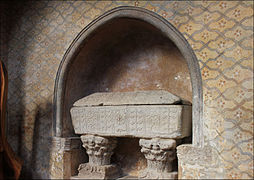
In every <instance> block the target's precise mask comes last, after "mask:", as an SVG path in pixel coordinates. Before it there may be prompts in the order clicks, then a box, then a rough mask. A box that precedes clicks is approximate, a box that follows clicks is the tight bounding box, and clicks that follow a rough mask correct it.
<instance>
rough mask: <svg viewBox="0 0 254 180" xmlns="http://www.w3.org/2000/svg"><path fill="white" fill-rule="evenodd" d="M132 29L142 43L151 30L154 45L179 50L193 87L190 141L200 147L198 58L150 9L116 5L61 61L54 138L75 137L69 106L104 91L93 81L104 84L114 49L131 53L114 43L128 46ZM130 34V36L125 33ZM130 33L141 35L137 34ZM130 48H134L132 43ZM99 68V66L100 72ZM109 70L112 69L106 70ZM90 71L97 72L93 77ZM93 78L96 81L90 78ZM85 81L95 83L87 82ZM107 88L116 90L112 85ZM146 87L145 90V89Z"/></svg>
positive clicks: (176, 52)
mask: <svg viewBox="0 0 254 180" xmlns="http://www.w3.org/2000/svg"><path fill="white" fill-rule="evenodd" d="M130 27H131V28H130ZM135 32H138V33H140V38H141V39H140V40H142V41H146V36H145V34H149V33H150V35H149V36H150V37H153V38H152V39H153V41H154V42H155V44H156V45H158V46H160V45H161V44H160V43H162V44H163V46H164V47H165V45H168V46H169V47H172V48H173V47H176V48H175V49H174V52H175V53H173V54H179V57H180V59H181V57H182V59H184V60H185V61H186V62H187V66H186V67H187V69H186V71H188V73H189V74H190V80H191V87H192V100H191V101H192V128H193V130H192V133H193V136H192V140H193V145H194V146H198V147H202V146H203V141H204V137H203V119H202V117H203V98H202V97H203V96H202V80H201V74H200V68H199V64H198V61H197V58H196V56H195V54H194V53H193V50H192V48H191V47H190V45H189V44H188V42H187V41H186V39H185V38H184V36H183V35H182V34H181V33H180V32H179V31H178V30H177V29H176V28H174V26H173V25H172V24H170V23H169V22H168V21H166V20H165V19H163V18H162V17H161V16H159V15H157V14H155V13H154V12H151V11H148V10H145V9H143V8H137V7H118V8H115V9H112V10H110V11H108V12H106V13H105V14H103V15H101V16H100V17H98V18H97V19H95V20H94V21H92V22H91V23H90V24H89V25H88V26H87V27H85V28H84V29H83V30H82V31H81V32H80V33H79V34H78V36H77V37H76V38H75V39H74V40H73V42H72V43H71V45H70V47H69V48H68V50H67V51H66V53H65V55H64V57H63V59H62V61H61V63H60V66H59V69H58V72H57V76H56V81H55V89H54V106H53V112H54V113H53V115H54V116H53V135H54V136H55V137H70V136H74V130H73V127H72V123H71V118H70V113H69V110H70V107H71V106H72V104H73V102H75V101H76V100H77V99H79V98H81V97H84V96H86V95H88V94H90V93H93V92H94V91H107V88H106V86H105V88H106V89H104V90H103V89H101V87H104V86H103V85H101V86H100V88H97V89H96V83H99V84H103V83H105V82H104V81H103V80H100V79H99V78H101V79H104V80H105V78H103V77H104V73H106V71H107V72H108V71H112V70H110V68H109V66H108V64H110V66H111V67H112V64H113V65H114V63H116V62H117V61H116V60H114V61H113V60H112V61H111V60H110V57H112V54H114V58H113V59H116V58H115V57H117V56H118V55H119V56H120V57H121V56H122V54H121V53H120V54H117V53H118V51H116V50H114V49H119V48H121V45H122V46H123V49H124V50H125V51H126V53H128V51H129V52H132V49H131V48H129V49H128V48H126V47H124V46H125V45H124V43H123V44H118V42H119V39H122V40H124V39H125V40H126V43H127V44H128V43H129V42H130V40H131V38H133V37H132V36H131V34H133V33H134V34H135ZM142 34H143V35H144V37H143V35H142ZM128 35H130V36H129V37H128ZM134 36H135V37H137V38H139V35H137V34H136V35H134ZM137 38H136V39H135V38H134V39H133V41H134V42H135V41H137ZM142 38H143V39H142ZM147 42H148V44H149V39H147ZM133 46H134V47H136V46H135V43H134V44H133ZM102 47H103V48H102ZM137 47H138V46H137ZM151 50H152V48H151ZM171 50H172V49H171ZM148 51H149V48H148ZM108 52H110V53H108ZM172 52H173V51H172ZM130 58H131V57H130ZM94 59H95V60H94ZM99 59H100V61H101V62H103V63H101V62H100V61H99ZM111 59H112V58H111ZM120 59H121V58H120ZM81 61H82V63H81ZM118 63H119V62H118ZM116 66H117V64H116ZM97 69H99V70H98V71H99V72H98V71H97ZM122 69H124V67H122ZM100 70H102V72H101V71H100ZM113 72H114V70H113V71H112V72H109V74H110V73H111V74H112V73H113ZM115 72H117V71H115ZM94 74H99V75H96V76H95V77H91V76H94ZM146 76H147V74H144V77H146ZM111 77H113V78H111V79H110V78H108V79H107V78H106V79H107V81H106V84H107V83H108V81H110V83H111V84H112V82H114V81H116V79H117V78H116V77H115V76H111ZM91 80H93V81H94V83H91V82H88V81H91ZM110 83H108V84H110ZM88 84H90V85H91V84H93V85H92V86H89V85H88ZM111 89H114V88H112V87H111ZM116 89H117V88H116ZM146 89H149V87H148V88H146ZM130 90H133V89H130ZM173 93H174V92H173ZM175 94H177V93H175ZM177 95H178V94H177Z"/></svg>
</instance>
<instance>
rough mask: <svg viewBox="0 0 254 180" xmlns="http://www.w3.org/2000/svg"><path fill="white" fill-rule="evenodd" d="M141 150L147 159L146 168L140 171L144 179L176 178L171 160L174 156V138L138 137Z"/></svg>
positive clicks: (140, 175) (140, 176)
mask: <svg viewBox="0 0 254 180" xmlns="http://www.w3.org/2000/svg"><path fill="white" fill-rule="evenodd" d="M139 145H140V146H141V152H142V153H143V154H144V156H145V158H146V159H147V168H146V169H145V170H143V171H141V172H140V174H139V178H144V179H176V178H177V172H172V161H173V160H174V159H175V158H176V153H175V148H176V141H175V140H174V139H159V138H154V139H140V140H139Z"/></svg>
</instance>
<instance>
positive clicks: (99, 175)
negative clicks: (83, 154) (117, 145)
mask: <svg viewBox="0 0 254 180" xmlns="http://www.w3.org/2000/svg"><path fill="white" fill-rule="evenodd" d="M78 171H79V173H78V176H73V177H71V179H116V178H119V177H120V175H121V174H120V171H119V168H118V167H117V166H116V165H114V164H110V165H93V164H89V163H84V164H80V165H79V168H78Z"/></svg>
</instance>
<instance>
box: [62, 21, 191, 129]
mask: <svg viewBox="0 0 254 180" xmlns="http://www.w3.org/2000/svg"><path fill="white" fill-rule="evenodd" d="M86 41H87V42H89V43H86V44H85V45H84V46H83V47H82V48H81V49H80V52H79V53H78V55H77V56H76V57H75V60H74V61H73V63H72V65H71V67H70V71H69V74H68V78H67V83H66V101H65V106H66V107H65V111H64V112H65V113H67V114H66V115H65V116H64V117H65V118H70V117H69V109H70V108H71V106H72V105H73V103H74V102H75V101H76V100H78V99H80V98H82V97H84V96H87V95H89V94H91V93H94V92H107V91H108V92H119V91H120V92H124V91H137V90H158V89H162V90H167V91H169V92H171V93H173V94H175V95H178V96H179V97H181V98H183V99H186V100H188V101H190V102H191V101H192V91H191V82H190V75H189V71H188V66H187V63H186V61H185V60H184V58H183V56H182V55H181V53H180V52H179V50H178V48H177V47H176V46H175V45H174V43H173V42H172V41H170V40H169V39H168V38H167V37H165V35H163V33H162V32H161V31H160V30H158V29H157V28H155V27H154V26H152V25H151V24H148V23H146V22H144V21H140V20H137V19H131V18H118V19H114V20H112V21H110V22H107V23H106V24H104V25H103V26H101V27H100V28H98V29H96V30H95V31H94V32H93V33H92V34H91V35H90V36H89V37H88V38H87V40H86ZM65 122H71V121H65ZM66 125H67V124H66ZM67 126H68V127H69V126H71V124H69V125H67ZM68 130H69V128H68V129H66V131H65V133H66V134H69V133H71V132H68Z"/></svg>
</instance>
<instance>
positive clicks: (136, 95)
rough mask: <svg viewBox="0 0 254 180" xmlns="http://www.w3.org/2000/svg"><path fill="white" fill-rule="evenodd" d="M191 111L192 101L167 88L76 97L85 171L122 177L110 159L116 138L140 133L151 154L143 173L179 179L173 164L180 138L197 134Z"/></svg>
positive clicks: (94, 175)
mask: <svg viewBox="0 0 254 180" xmlns="http://www.w3.org/2000/svg"><path fill="white" fill-rule="evenodd" d="M191 112H192V110H191V105H190V103H187V102H185V101H183V100H181V99H180V98H179V97H177V96H175V95H173V94H171V93H169V92H167V91H138V92H110V93H94V94H91V95H89V96H86V97H84V98H82V99H80V100H78V101H76V102H75V103H74V105H73V107H72V108H71V118H72V123H73V126H74V130H75V133H76V134H81V135H82V136H81V140H82V141H83V146H84V147H85V148H86V150H87V153H88V155H89V163H85V164H82V165H81V166H80V168H79V172H80V173H79V176H80V177H82V178H89V177H90V178H117V177H119V175H118V174H117V170H116V169H117V168H116V167H114V165H111V164H110V156H111V154H113V148H114V147H115V146H116V138H115V137H136V138H140V141H139V144H140V146H141V147H142V149H141V152H142V153H144V155H145V157H146V159H147V169H146V170H145V171H144V172H142V173H140V178H176V176H177V173H174V172H171V170H172V167H170V162H171V161H172V160H173V159H174V158H175V154H174V150H175V146H176V142H175V139H180V138H183V137H187V136H190V135H191ZM95 146H97V147H100V148H101V150H98V148H97V150H96V148H95ZM100 148H99V149H100ZM95 151H98V152H95ZM103 153H104V154H103ZM105 154H107V155H109V156H105ZM95 156H96V157H95ZM94 166H96V168H94ZM89 169H90V170H89ZM91 169H100V170H99V171H98V172H94V171H93V172H92V170H91ZM107 169H110V170H107ZM107 171H108V172H109V171H110V172H111V173H107ZM88 172H89V173H88ZM99 172H100V173H99ZM112 172H114V173H112Z"/></svg>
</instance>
